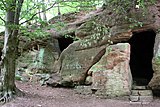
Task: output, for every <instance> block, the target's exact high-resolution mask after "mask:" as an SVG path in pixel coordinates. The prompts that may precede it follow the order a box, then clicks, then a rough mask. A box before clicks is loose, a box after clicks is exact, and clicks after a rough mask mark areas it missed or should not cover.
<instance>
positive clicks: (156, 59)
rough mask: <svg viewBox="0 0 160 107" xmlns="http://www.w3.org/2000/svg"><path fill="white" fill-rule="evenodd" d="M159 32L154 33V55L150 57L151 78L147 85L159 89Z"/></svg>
mask: <svg viewBox="0 0 160 107" xmlns="http://www.w3.org/2000/svg"><path fill="white" fill-rule="evenodd" d="M159 47H160V34H157V35H156V38H155V45H154V56H153V59H152V67H153V70H154V74H153V78H152V79H151V81H150V83H149V86H150V87H151V88H152V89H153V90H160V48H159Z"/></svg>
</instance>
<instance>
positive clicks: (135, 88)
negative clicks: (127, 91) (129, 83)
mask: <svg viewBox="0 0 160 107" xmlns="http://www.w3.org/2000/svg"><path fill="white" fill-rule="evenodd" d="M146 89H147V87H146V86H133V90H146Z"/></svg>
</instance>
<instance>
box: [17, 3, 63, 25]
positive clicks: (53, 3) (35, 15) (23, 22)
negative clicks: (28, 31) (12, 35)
mask: <svg viewBox="0 0 160 107" xmlns="http://www.w3.org/2000/svg"><path fill="white" fill-rule="evenodd" d="M63 1H64V0H62V1H60V2H63ZM60 2H54V3H53V4H52V5H51V6H50V7H49V8H47V9H45V10H42V11H39V12H37V13H35V14H34V15H32V17H31V18H30V19H28V20H26V21H24V22H22V23H20V24H24V23H27V22H29V21H31V20H32V19H33V18H34V17H35V16H36V15H37V14H39V13H43V12H46V11H48V10H50V9H51V8H53V7H54V6H55V5H56V4H57V3H60Z"/></svg>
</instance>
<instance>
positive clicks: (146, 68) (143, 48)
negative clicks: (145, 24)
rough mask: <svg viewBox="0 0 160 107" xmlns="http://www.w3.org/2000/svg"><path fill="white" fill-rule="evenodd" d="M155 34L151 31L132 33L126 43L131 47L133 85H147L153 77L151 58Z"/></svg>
mask: <svg viewBox="0 0 160 107" xmlns="http://www.w3.org/2000/svg"><path fill="white" fill-rule="evenodd" d="M155 36H156V33H155V32H154V31H153V30H148V31H143V32H133V36H132V37H131V38H130V39H129V41H128V43H129V44H130V45H131V54H130V68H131V73H132V77H133V83H135V84H136V85H148V83H149V82H150V80H151V79H152V77H153V72H154V71H153V69H152V58H153V48H154V43H155Z"/></svg>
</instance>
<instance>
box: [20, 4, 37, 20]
mask: <svg viewBox="0 0 160 107" xmlns="http://www.w3.org/2000/svg"><path fill="white" fill-rule="evenodd" d="M36 8H37V7H36V4H35V3H34V6H32V7H31V8H29V9H28V10H27V11H24V12H25V13H24V14H27V13H28V12H30V11H31V10H33V9H36ZM24 17H25V15H24V16H22V17H21V19H19V20H22V19H23V18H24Z"/></svg>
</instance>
